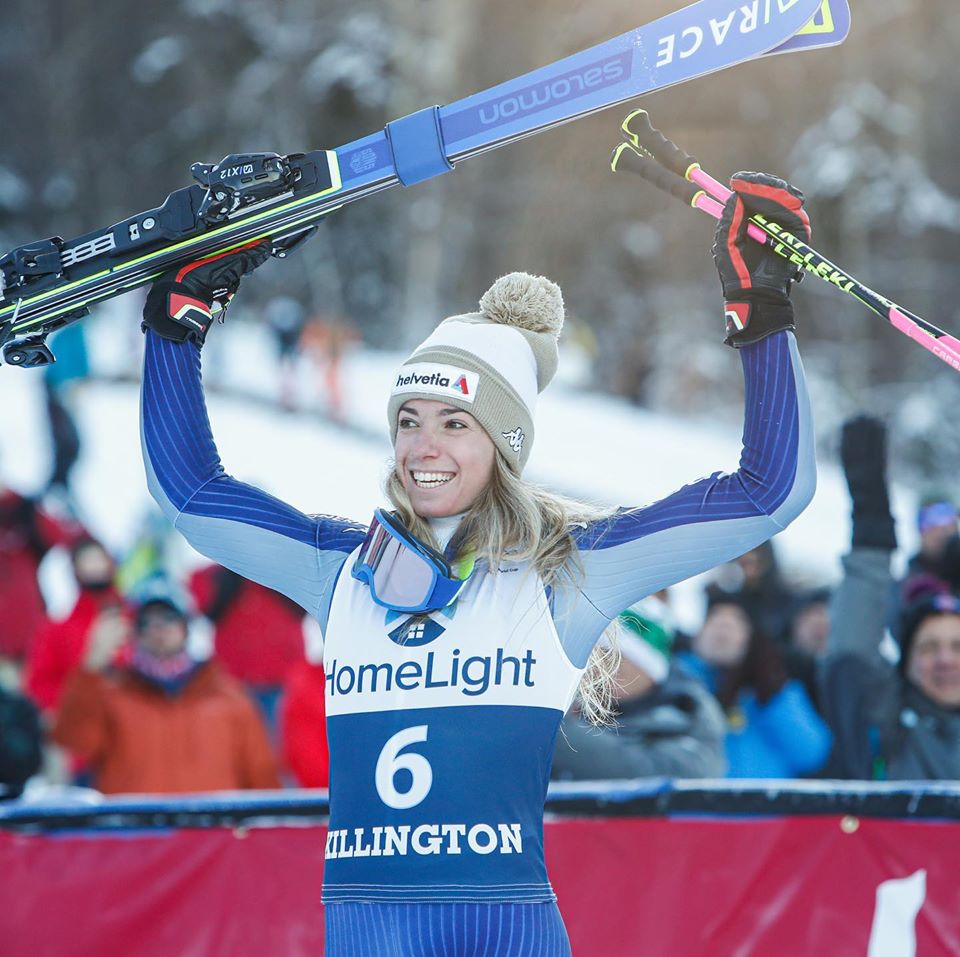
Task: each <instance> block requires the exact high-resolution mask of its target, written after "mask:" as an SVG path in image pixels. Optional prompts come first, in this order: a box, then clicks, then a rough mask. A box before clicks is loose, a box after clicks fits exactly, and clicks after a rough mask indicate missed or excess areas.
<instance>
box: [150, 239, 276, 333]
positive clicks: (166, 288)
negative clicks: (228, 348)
mask: <svg viewBox="0 0 960 957" xmlns="http://www.w3.org/2000/svg"><path fill="white" fill-rule="evenodd" d="M270 249H271V244H270V241H269V240H263V241H261V242H259V243H256V244H254V245H251V246H243V247H241V248H240V249H236V250H233V251H232V252H228V253H221V254H220V255H219V256H210V257H209V258H207V259H200V260H198V261H197V262H194V263H189V264H188V265H186V266H179V267H177V268H176V269H171V270H170V271H169V272H165V273H164V274H163V275H162V276H161V277H160V278H159V279H158V280H156V282H154V284H153V286H152V287H151V288H150V292H149V293H148V294H147V301H146V304H145V305H144V307H143V322H142V323H141V326H140V328H141V329H144V330H146V329H148V328H149V329H152V330H153V331H154V332H155V333H157V335H158V336H163V338H164V339H173V340H174V341H175V342H183V341H184V340H186V339H188V338H189V339H193V340H194V341H195V342H197V343H199V344H200V345H203V340H204V339H205V338H206V335H207V330H208V329H209V328H210V323H211V322H213V304H214V303H215V302H216V303H219V304H220V306H221V308H222V309H225V308H226V306H227V303H229V302H230V300H231V299H232V298H233V296H234V294H235V293H236V291H237V288H238V287H239V285H240V280H241V279H242V278H243V277H244V276H245V275H246V274H247V273H249V272H253V270H254V269H256V268H257V266H259V265H261V264H262V263H264V262H266V260H267V259H268V258H269V256H270Z"/></svg>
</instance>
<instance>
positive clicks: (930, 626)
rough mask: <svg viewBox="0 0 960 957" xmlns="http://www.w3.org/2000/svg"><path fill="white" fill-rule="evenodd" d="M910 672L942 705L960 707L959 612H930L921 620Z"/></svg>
mask: <svg viewBox="0 0 960 957" xmlns="http://www.w3.org/2000/svg"><path fill="white" fill-rule="evenodd" d="M907 676H908V677H909V678H910V680H911V681H912V682H913V683H914V684H915V685H917V687H918V688H920V690H921V691H922V692H923V693H924V694H925V695H926V696H927V697H928V698H930V700H931V701H933V702H934V703H935V704H938V705H940V707H941V708H960V615H952V614H949V615H930V616H929V617H927V618H925V619H924V620H923V621H922V622H921V623H920V627H919V628H918V629H917V633H916V635H915V636H914V639H913V645H912V646H911V649H910V657H909V658H908V659H907Z"/></svg>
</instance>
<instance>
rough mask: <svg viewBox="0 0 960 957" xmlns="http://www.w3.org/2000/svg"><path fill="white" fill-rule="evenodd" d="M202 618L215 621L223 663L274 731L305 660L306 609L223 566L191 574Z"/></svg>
mask: <svg viewBox="0 0 960 957" xmlns="http://www.w3.org/2000/svg"><path fill="white" fill-rule="evenodd" d="M190 591H191V593H192V594H193V598H194V601H195V602H196V604H197V608H198V610H199V611H200V613H201V614H203V615H204V616H205V617H206V618H208V619H209V620H210V621H211V622H213V626H214V636H213V642H214V648H215V650H216V655H217V658H218V660H219V661H220V662H221V664H222V665H223V666H224V668H226V669H227V671H229V672H230V674H232V675H233V676H234V677H235V678H239V679H240V680H241V681H242V682H243V683H244V684H245V685H246V686H247V687H248V689H249V690H250V692H251V693H252V694H253V696H254V697H255V698H256V699H257V702H258V704H259V705H260V707H261V709H262V710H263V713H264V717H265V718H266V720H267V724H268V726H269V727H270V728H271V730H274V729H275V728H276V711H277V702H278V700H279V698H280V694H281V692H282V690H283V686H284V684H285V682H286V680H287V677H288V675H289V674H290V671H291V669H292V668H293V667H294V666H295V665H297V664H299V663H301V662H303V661H304V652H303V647H304V646H303V642H304V639H303V618H304V611H303V609H302V608H301V607H300V606H299V605H297V604H296V603H295V602H292V601H291V600H290V599H289V598H287V597H285V596H284V595H281V594H280V593H279V592H275V591H273V590H272V589H270V588H265V587H264V586H263V585H258V584H257V583H256V582H252V581H249V580H248V579H246V578H243V577H242V576H240V575H238V574H236V572H232V571H230V570H229V569H227V568H223V567H221V566H220V565H209V566H207V567H206V568H202V569H200V570H198V571H196V572H194V574H193V575H192V576H191V578H190Z"/></svg>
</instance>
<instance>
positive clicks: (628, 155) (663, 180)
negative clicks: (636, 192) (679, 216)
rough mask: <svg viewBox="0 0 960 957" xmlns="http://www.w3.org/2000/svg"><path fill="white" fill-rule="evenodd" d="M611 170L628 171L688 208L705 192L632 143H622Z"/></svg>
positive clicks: (617, 150)
mask: <svg viewBox="0 0 960 957" xmlns="http://www.w3.org/2000/svg"><path fill="white" fill-rule="evenodd" d="M610 168H611V169H612V170H613V171H614V172H619V171H620V170H626V171H627V172H629V173H636V174H637V175H638V176H642V177H643V178H644V179H645V180H646V181H647V182H648V183H652V184H653V185H654V186H656V187H657V189H662V190H663V191H664V192H665V193H669V194H670V195H671V196H676V198H677V199H681V200H683V202H685V203H686V204H687V205H688V206H694V205H695V204H696V199H697V197H698V196H699V195H700V194H701V193H702V192H703V190H701V189H700V187H699V186H697V185H696V184H695V183H691V182H690V181H689V180H686V179H683V178H682V177H680V176H677V175H676V174H675V173H672V172H670V170H668V169H664V168H663V167H662V166H661V165H660V164H659V163H658V162H657V161H656V160H655V159H653V158H652V157H650V156H646V155H644V154H643V153H639V152H637V150H636V148H635V147H633V146H632V145H631V144H630V143H620V144H619V145H618V146H617V148H616V149H615V150H614V151H613V156H612V157H611V159H610Z"/></svg>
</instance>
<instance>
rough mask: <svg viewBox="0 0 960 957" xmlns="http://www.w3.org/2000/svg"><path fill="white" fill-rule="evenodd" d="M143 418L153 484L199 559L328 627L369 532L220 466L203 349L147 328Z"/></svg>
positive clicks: (145, 452) (147, 464)
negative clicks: (343, 575)
mask: <svg viewBox="0 0 960 957" xmlns="http://www.w3.org/2000/svg"><path fill="white" fill-rule="evenodd" d="M140 424H141V432H140V438H141V444H142V447H143V460H144V465H145V467H146V472H147V485H148V487H149V489H150V494H151V495H152V496H153V497H154V499H155V500H156V501H157V504H158V505H159V506H160V508H161V509H162V510H163V512H164V514H165V515H166V516H167V517H168V518H169V519H170V521H171V522H172V523H173V525H174V527H175V528H176V529H177V530H178V531H180V532H181V533H182V534H183V536H184V537H185V538H186V539H187V541H188V542H190V544H191V545H192V546H193V547H194V548H195V549H196V550H197V551H198V552H200V553H201V554H202V555H205V556H207V557H208V558H210V559H211V560H212V561H215V562H218V563H220V564H221V565H224V566H226V567H227V568H230V569H232V570H233V571H235V572H237V573H238V574H240V575H243V576H244V578H249V579H251V580H252V581H256V582H259V583H260V584H262V585H266V586H267V587H268V588H273V589H275V590H276V591H279V592H282V593H283V594H284V595H287V596H288V597H289V598H291V599H293V600H294V601H296V602H297V603H298V604H300V605H301V606H302V607H303V608H304V609H305V610H306V611H307V612H309V613H310V614H312V615H314V616H315V617H317V618H318V620H319V621H320V623H321V625H325V624H326V622H325V618H326V614H327V611H328V610H329V602H330V598H331V596H332V591H333V586H334V584H335V582H336V578H337V575H338V573H339V571H340V568H341V567H342V565H343V562H344V560H345V558H346V556H347V555H348V554H349V553H350V552H351V551H353V549H354V548H356V546H357V545H359V544H360V542H361V541H362V540H363V536H364V533H365V529H363V528H362V527H360V526H358V525H355V524H353V523H351V522H347V521H345V520H343V519H334V518H330V517H326V516H323V517H315V516H310V515H306V514H304V513H303V512H301V511H299V510H298V509H295V508H293V507H292V506H290V505H287V504H286V503H284V502H281V501H280V500H279V499H277V498H274V497H273V496H272V495H268V494H267V493H266V492H263V491H261V490H260V489H258V488H255V487H254V486H252V485H246V484H244V483H243V482H238V481H237V480H236V479H234V478H232V477H231V476H229V475H228V474H227V473H226V472H225V471H224V468H223V466H222V465H221V463H220V457H219V454H218V453H217V448H216V445H215V444H214V441H213V434H212V432H211V429H210V422H209V418H208V416H207V410H206V405H205V402H204V398H203V388H202V384H201V378H200V349H199V347H198V346H197V345H195V344H194V343H176V342H171V341H169V340H166V339H162V338H161V337H159V336H157V335H156V334H155V333H153V332H152V331H148V332H147V342H146V351H145V356H144V369H143V387H142V391H141V402H140Z"/></svg>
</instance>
